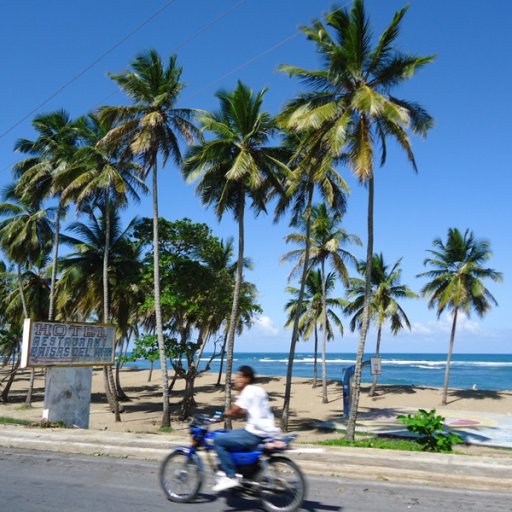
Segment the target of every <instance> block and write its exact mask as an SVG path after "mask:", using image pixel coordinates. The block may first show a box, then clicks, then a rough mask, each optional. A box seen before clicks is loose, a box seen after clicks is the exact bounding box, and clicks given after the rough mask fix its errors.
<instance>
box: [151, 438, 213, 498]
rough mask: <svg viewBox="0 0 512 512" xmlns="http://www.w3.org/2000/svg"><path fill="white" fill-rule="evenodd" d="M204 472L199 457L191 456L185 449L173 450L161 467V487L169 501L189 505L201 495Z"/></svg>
mask: <svg viewBox="0 0 512 512" xmlns="http://www.w3.org/2000/svg"><path fill="white" fill-rule="evenodd" d="M203 479H204V472H203V469H202V465H201V462H200V461H199V458H198V456H197V455H195V454H194V455H190V454H189V453H188V451H187V449H185V448H176V449H175V450H173V451H172V452H171V453H170V454H169V455H167V457H165V459H164V460H163V461H162V464H161V465H160V485H161V487H162V489H163V491H164V493H165V494H166V496H167V499H169V500H171V501H174V502H176V503H188V502H190V501H192V500H193V499H194V498H195V497H196V496H197V495H198V493H199V490H200V489H201V485H202V484H203Z"/></svg>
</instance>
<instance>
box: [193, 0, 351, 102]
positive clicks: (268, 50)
mask: <svg viewBox="0 0 512 512" xmlns="http://www.w3.org/2000/svg"><path fill="white" fill-rule="evenodd" d="M353 1H354V0H348V1H347V2H345V3H344V4H342V5H340V6H339V7H337V8H336V9H334V10H333V11H331V12H336V11H339V10H341V9H344V8H345V7H347V6H348V5H349V4H351V3H353ZM298 35H300V31H299V30H297V31H296V32H295V33H293V34H291V35H289V36H288V37H285V38H284V39H282V40H281V41H279V42H278V43H276V44H275V45H273V46H271V47H270V48H267V49H266V50H263V51H262V52H261V53H259V54H258V55H255V56H254V57H251V58H250V59H249V60H247V61H246V62H244V63H242V64H239V65H238V66H236V67H234V68H233V69H232V70H231V71H228V72H227V73H225V74H224V75H222V76H221V77H220V78H216V79H215V80H213V81H212V82H210V83H209V84H207V85H205V86H204V87H201V89H196V90H195V91H194V92H193V93H192V94H191V95H189V97H190V98H193V97H194V96H197V95H198V94H199V93H201V92H203V91H204V90H206V89H208V88H210V87H211V86H212V85H215V84H216V83H218V82H221V81H222V80H224V79H225V78H227V77H228V76H231V75H232V74H234V73H236V72H237V71H239V70H240V69H243V68H245V67H247V66H249V65H250V64H252V63H253V62H255V61H257V60H259V59H261V58H262V57H264V56H265V55H267V54H269V53H271V52H273V51H274V50H277V48H279V47H281V46H283V45H285V44H286V43H288V42H289V41H291V40H292V39H295V38H296V37H297V36H298Z"/></svg>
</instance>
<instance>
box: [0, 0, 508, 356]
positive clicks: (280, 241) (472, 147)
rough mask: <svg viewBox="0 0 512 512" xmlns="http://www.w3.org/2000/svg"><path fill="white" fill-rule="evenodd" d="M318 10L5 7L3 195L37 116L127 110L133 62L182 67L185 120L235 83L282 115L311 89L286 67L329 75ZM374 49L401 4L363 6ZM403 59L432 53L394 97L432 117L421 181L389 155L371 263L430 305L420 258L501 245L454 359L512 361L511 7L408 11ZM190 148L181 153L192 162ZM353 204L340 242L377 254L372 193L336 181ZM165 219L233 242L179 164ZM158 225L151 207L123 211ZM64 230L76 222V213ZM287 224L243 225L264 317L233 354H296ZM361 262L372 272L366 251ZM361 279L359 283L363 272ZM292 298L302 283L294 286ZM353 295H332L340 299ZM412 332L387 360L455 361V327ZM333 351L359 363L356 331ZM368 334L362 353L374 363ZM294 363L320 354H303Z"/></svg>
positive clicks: (420, 306) (226, 224) (416, 322)
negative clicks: (464, 237)
mask: <svg viewBox="0 0 512 512" xmlns="http://www.w3.org/2000/svg"><path fill="white" fill-rule="evenodd" d="M351 4H352V2H350V1H345V2H343V1H340V2H338V3H336V4H333V3H332V2H331V1H323V0H216V1H214V2H213V1H211V0H174V1H172V0H171V1H169V0H165V1H164V0H148V1H145V2H140V1H136V0H109V1H108V2H105V1H104V0H88V1H87V2H86V1H82V2H69V1H64V0H46V1H45V2H40V1H38V0H18V1H16V2H1V4H0V16H1V19H2V20H3V28H2V31H1V34H0V39H1V44H0V62H1V63H2V80H1V82H0V105H1V106H0V187H4V186H5V185H7V184H8V183H10V181H11V179H12V178H11V168H12V165H13V164H14V163H15V162H16V161H17V160H18V159H19V158H20V155H18V154H15V153H14V152H13V146H14V143H15V141H16V140H17V139H18V138H20V137H24V138H32V137H33V135H34V132H33V130H32V128H31V120H32V119H33V117H34V115H36V114H39V113H47V112H51V111H54V110H57V109H65V110H67V111H68V112H69V113H70V114H71V115H72V116H73V117H77V116H80V115H82V114H85V113H87V112H90V111H92V110H94V109H96V108H97V107H99V106H100V105H106V104H110V105H122V104H128V98H126V97H125V96H124V95H123V94H122V93H121V92H120V91H119V89H118V87H117V86H116V84H115V82H113V81H112V80H111V79H110V78H109V77H108V76H107V73H108V72H116V73H118V72H120V71H122V70H125V69H128V67H129V64H130V62H131V61H132V60H133V59H134V57H135V56H136V55H138V54H140V53H142V52H144V51H146V50H148V49H150V48H154V49H156V50H157V51H158V52H159V53H160V55H161V56H162V57H163V58H165V59H167V57H168V56H169V55H171V54H173V53H176V54H177V57H178V64H179V65H181V66H182V67H183V80H184V82H185V83H186V87H185V89H184V91H183V93H182V96H181V98H180V101H179V103H178V106H180V107H186V108H199V109H207V110H214V109H216V108H217V106H218V102H217V99H216V97H215V92H216V91H218V90H219V89H221V88H224V89H228V90H229V89H232V88H234V87H235V85H236V82H237V80H241V81H243V82H244V83H245V84H247V85H249V86H250V87H251V88H253V89H254V90H255V91H259V90H261V89H262V88H264V87H267V88H268V91H267V93H266V94H265V101H264V105H263V107H264V109H265V110H267V111H269V112H270V113H272V114H277V113H278V112H279V110H280V109H281V108H282V107H283V105H284V104H285V103H286V101H288V100H289V99H291V98H293V97H294V96H295V95H296V94H297V93H299V92H300V91H302V90H303V89H302V86H301V84H300V83H299V82H298V81H297V80H294V79H291V78H289V77H288V76H287V75H284V74H282V73H280V72H278V70H277V68H278V66H279V65H280V64H293V65H298V66H301V67H305V68H308V69H318V68H319V67H320V66H321V63H320V61H319V58H318V55H317V54H316V52H315V48H314V46H313V44H312V43H311V42H309V41H307V40H306V38H305V37H304V35H303V34H302V33H301V31H300V30H299V27H300V26H302V25H307V24H309V23H310V22H311V21H312V20H313V19H315V18H321V17H322V15H323V14H325V13H326V12H328V11H329V10H330V9H331V8H332V7H333V6H338V7H339V6H346V7H350V6H351ZM365 5H366V9H367V11H368V14H369V16H370V19H371V24H372V28H373V32H374V35H376V36H378V35H379V34H380V33H381V32H382V30H383V29H384V28H385V27H386V26H387V24H388V23H389V22H390V21H391V19H392V17H393V14H394V12H395V11H397V10H398V9H400V8H401V7H403V6H404V5H405V1H403V0H386V1H383V0H366V2H365ZM409 5H410V8H409V11H408V13H407V15H406V17H405V20H404V22H403V25H402V31H401V35H400V37H399V39H398V48H399V49H401V50H403V51H405V52H408V53H414V54H419V55H431V54H435V55H436V59H435V62H434V63H433V64H431V65H429V66H426V67H425V68H423V69H422V70H421V71H419V72H418V73H417V75H416V76H415V77H414V78H413V79H412V80H410V81H409V82H407V83H406V84H405V85H404V86H402V87H401V88H399V89H398V90H396V91H394V94H395V95H396V96H399V97H403V98H406V99H408V100H415V101H417V102H419V103H421V104H422V105H423V106H424V107H425V108H426V109H427V110H428V111H429V113H430V114H431V115H432V116H433V117H434V119H435V126H434V128H433V129H432V130H431V131H430V133H429V134H428V137H427V138H426V139H424V140H422V139H420V138H413V140H412V143H413V150H414V153H415V156H416V161H417V164H418V168H419V172H418V173H417V174H416V173H415V172H414V171H413V169H412V168H411V166H410V164H409V163H408V161H407V159H406V158H405V156H404V155H403V154H402V153H400V151H398V150H397V148H395V147H393V146H391V147H390V152H389V154H388V160H387V162H386V165H385V166H384V167H383V168H378V169H377V171H376V176H375V183H376V189H375V251H376V252H382V253H383V254H384V258H385V260H386V261H387V262H388V263H391V264H393V263H394V262H395V261H397V260H398V259H399V258H403V259H402V269H403V273H402V282H403V283H405V284H407V285H408V286H409V287H410V288H412V289H413V290H415V291H419V290H420V289H421V287H422V286H423V285H424V283H425V281H424V280H422V279H418V278H417V277H416V276H417V274H419V273H421V272H423V271H424V270H425V267H424V266H423V260H424V259H425V258H426V257H427V256H428V253H427V252H426V251H427V249H429V248H431V247H432V241H433V240H434V239H435V238H438V237H440V238H442V239H445V238H446V234H447V231H448V229H449V228H451V227H456V228H458V229H460V230H462V231H464V230H465V229H467V228H469V229H470V230H472V231H473V232H474V233H475V236H476V237H477V238H481V239H487V240H489V241H490V242H491V247H492V250H493V258H492V259H491V260H490V262H489V266H490V267H492V268H494V269H496V270H498V271H501V272H503V274H504V281H503V283H501V284H496V283H493V282H490V283H488V287H489V289H490V291H491V292H492V293H493V295H494V296H495V298H496V300H497V301H498V303H499V307H496V308H493V309H492V310H491V311H490V312H489V313H488V314H487V315H486V316H485V317H484V318H479V317H475V316H471V318H462V319H460V321H459V324H458V330H457V337H456V341H455V352H459V353H463V352H472V353H481V352H483V353H510V346H511V345H510V342H511V340H512V325H511V320H510V312H511V310H512V293H511V292H512V285H511V281H510V279H509V272H508V267H509V265H510V254H511V252H512V243H511V228H510V223H511V220H512V206H511V205H512V202H511V201H510V199H509V193H510V188H511V187H510V186H511V185H512V178H511V174H510V171H509V170H508V169H509V167H510V148H511V142H512V137H511V128H510V118H511V114H512V102H510V100H509V97H510V82H511V71H510V66H509V65H508V62H509V60H510V52H511V50H512V42H511V40H510V37H509V31H510V20H511V19H512V3H511V2H510V1H509V0H492V1H491V2H481V1H478V0H450V1H449V2H447V1H446V0H410V1H409ZM183 150H185V148H183ZM339 170H340V172H341V173H342V175H343V176H344V178H345V179H346V180H347V182H348V184H349V186H350V188H351V194H350V197H349V199H348V209H347V213H346V215H345V217H344V220H343V224H344V227H345V229H346V230H347V231H348V232H350V233H353V234H357V235H359V236H360V237H361V239H363V241H365V240H366V207H367V191H366V189H364V188H363V187H361V186H360V185H359V184H358V183H357V182H356V181H355V180H354V179H353V177H352V176H351V174H350V171H349V170H348V169H346V168H341V167H340V169H339ZM159 189H160V214H161V216H164V217H166V218H168V219H170V220H174V219H179V218H183V217H188V218H190V219H192V220H193V221H195V222H206V223H207V224H208V225H209V226H210V227H211V228H212V230H213V233H214V234H215V235H217V236H219V237H223V238H227V237H229V236H233V237H235V239H236V235H237V226H236V225H235V224H234V222H233V221H232V219H231V217H230V215H229V214H227V215H226V216H225V217H224V218H223V219H222V221H221V222H218V221H217V219H216V217H215V216H214V214H213V212H212V211H209V210H206V209H205V208H204V207H203V206H202V205H201V203H200V200H199V198H198V197H197V195H196V194H195V188H194V184H187V183H185V182H184V180H183V178H182V176H181V173H180V171H179V169H176V168H175V167H173V166H172V165H171V164H169V165H168V166H167V167H166V168H164V169H162V170H161V173H160V181H159ZM123 215H124V218H125V219H126V221H128V219H130V218H131V217H133V216H135V215H138V216H141V217H143V216H147V217H150V216H151V199H150V197H146V198H143V200H142V201H141V202H140V204H138V205H133V206H131V207H130V208H129V209H128V210H127V211H126V212H124V213H123ZM68 220H69V221H73V220H76V219H75V218H74V216H73V215H71V216H70V217H69V219H68ZM290 229H291V228H290V227H289V226H288V221H287V219H286V218H285V219H283V220H282V221H281V222H280V223H279V224H274V223H273V221H272V211H271V209H270V211H269V215H264V214H262V215H260V216H258V217H257V218H254V217H253V216H252V213H249V215H248V216H247V219H246V255H247V256H248V257H250V258H251V259H252V260H253V263H254V270H253V271H251V272H248V273H247V274H246V279H248V280H250V281H252V282H254V283H256V285H257V288H258V291H259V297H258V299H259V302H260V304H261V306H262V308H263V314H262V315H261V317H259V318H257V319H256V322H255V325H254V326H253V328H252V329H251V330H250V331H247V332H246V333H244V334H243V335H242V337H241V338H239V339H237V341H236V346H235V350H239V351H259V352H265V351H282V352H286V351H288V349H289V346H290V338H291V332H290V331H289V330H287V329H285V328H284V323H285V321H286V314H285V312H284V304H285V303H286V301H287V300H288V295H287V294H286V292H285V289H286V287H287V286H288V284H289V283H288V273H289V271H290V265H289V264H283V263H280V259H281V256H282V255H283V254H284V253H285V252H286V251H288V250H290V249H292V247H291V246H288V245H286V244H285V242H284V237H285V236H286V234H288V233H289V232H290ZM352 252H353V253H354V254H355V255H356V256H357V257H358V258H363V257H364V255H365V253H364V248H357V247H354V248H353V249H352ZM352 272H353V271H352ZM291 284H296V283H293V282H292V283H291ZM343 293H344V292H343V289H341V288H339V289H338V290H337V294H338V295H339V296H343ZM403 307H404V309H405V310H406V312H407V314H408V317H409V319H410V321H411V324H412V330H411V332H402V333H401V334H398V335H397V336H393V335H392V334H391V333H390V332H389V331H388V330H386V331H385V332H384V334H383V340H382V351H383V352H418V353H421V352H441V353H442V352H446V350H447V347H448V341H449V335H450V326H451V318H450V316H449V315H446V316H443V317H441V318H440V319H439V320H438V319H437V317H436V313H435V311H434V310H430V309H428V307H427V302H426V300H425V299H417V300H409V301H407V302H406V303H404V304H403ZM344 323H345V334H344V336H343V337H341V336H340V335H338V336H336V338H335V339H334V340H333V341H332V342H330V343H329V346H328V351H330V352H353V351H355V350H356V348H357V342H358V336H357V333H355V334H352V333H350V331H349V329H348V323H349V320H348V319H345V321H344ZM374 343H375V332H374V331H373V330H372V331H370V333H369V335H368V339H367V345H366V347H367V350H368V351H370V352H371V351H372V350H373V349H374ZM297 350H298V351H299V352H308V351H311V350H312V341H309V342H307V341H306V342H302V341H301V342H300V344H299V345H298V347H297Z"/></svg>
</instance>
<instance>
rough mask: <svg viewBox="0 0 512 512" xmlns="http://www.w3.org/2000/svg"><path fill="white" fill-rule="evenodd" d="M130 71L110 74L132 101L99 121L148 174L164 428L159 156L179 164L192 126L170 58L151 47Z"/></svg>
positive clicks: (107, 110)
mask: <svg viewBox="0 0 512 512" xmlns="http://www.w3.org/2000/svg"><path fill="white" fill-rule="evenodd" d="M131 67H132V69H131V70H129V71H124V72H122V73H120V74H114V73H111V74H110V77H111V78H112V79H113V80H114V81H116V82H117V83H118V85H119V86H120V88H121V89H122V91H123V92H124V93H125V94H127V95H128V96H129V97H130V98H131V99H132V101H133V104H132V105H130V106H128V107H124V106H120V107H103V108H102V109H101V110H100V119H101V120H102V121H104V122H107V123H111V124H112V125H113V126H114V125H115V128H113V129H112V130H111V131H110V132H109V133H108V134H107V135H106V136H105V137H104V139H103V144H105V145H106V146H107V147H109V146H114V147H118V148H122V150H123V151H124V153H125V154H127V155H133V156H134V157H136V158H138V159H139V160H140V162H141V164H142V168H143V174H144V176H145V177H147V176H148V175H149V174H151V175H152V195H153V259H154V265H153V268H154V296H155V318H156V333H157V338H158V346H159V350H160V365H161V369H162V400H163V416H162V426H164V427H168V426H169V425H170V424H171V415H170V406H169V378H168V370H167V358H166V353H165V342H164V335H163V325H162V309H161V304H160V265H159V260H160V258H159V253H158V238H159V237H158V159H159V157H160V159H161V164H162V167H165V165H166V164H167V162H168V160H169V159H172V160H173V161H174V162H175V163H176V164H177V165H178V164H180V162H181V151H180V147H179V139H180V138H182V139H184V140H185V141H187V142H189V143H190V142H192V141H193V139H194V136H195V135H196V129H195V127H194V125H193V124H192V122H191V117H192V115H193V113H194V112H193V111H192V110H189V109H182V108H177V107H176V103H177V101H178V97H179V94H180V92H181V91H182V89H183V87H184V85H183V83H182V82H181V72H182V68H181V67H180V66H178V65H177V64H176V56H171V57H170V58H169V61H168V63H167V66H164V64H163V62H162V60H161V58H160V56H159V55H158V53H157V52H156V51H155V50H150V51H149V52H148V53H146V54H143V55H139V56H138V57H136V58H135V60H134V61H133V62H132V63H131Z"/></svg>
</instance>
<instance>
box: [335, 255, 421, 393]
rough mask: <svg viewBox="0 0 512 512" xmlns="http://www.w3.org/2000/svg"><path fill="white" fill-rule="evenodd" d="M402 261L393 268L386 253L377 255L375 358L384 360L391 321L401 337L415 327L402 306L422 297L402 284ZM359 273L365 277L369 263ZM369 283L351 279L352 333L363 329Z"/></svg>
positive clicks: (373, 287) (374, 267) (373, 312)
mask: <svg viewBox="0 0 512 512" xmlns="http://www.w3.org/2000/svg"><path fill="white" fill-rule="evenodd" d="M401 261H402V258H400V259H399V260H398V261H397V262H396V263H395V264H394V265H393V266H392V267H391V268H389V265H386V264H385V263H384V257H383V255H382V253H380V254H374V256H373V262H372V281H371V302H370V319H371V321H374V322H375V324H376V325H377V341H376V345H375V356H376V357H379V356H380V345H381V339H382V328H383V327H384V325H385V323H386V322H387V321H389V322H390V327H391V332H392V333H393V334H395V335H396V334H398V332H400V331H401V330H402V329H403V328H404V326H405V327H407V328H408V329H410V328H411V324H410V322H409V319H408V318H407V315H406V313H405V311H404V310H403V309H402V306H400V304H399V303H398V300H401V299H406V298H408V299H412V298H416V297H417V296H418V295H417V294H416V293H414V292H413V291H412V290H411V289H410V288H408V287H407V285H405V284H401V283H400V278H401V275H402V269H401V268H400V263H401ZM358 271H359V273H360V274H361V275H362V276H363V277H364V274H365V271H366V262H364V261H363V262H361V263H359V265H358ZM365 289H366V283H365V280H364V279H360V278H357V277H353V278H350V279H349V287H348V289H347V297H348V299H349V301H350V302H349V304H348V305H347V307H346V309H345V311H346V312H347V314H349V315H352V319H351V320H350V330H351V331H352V332H354V331H355V330H356V328H357V329H361V325H362V318H363V310H364V293H365ZM377 379H378V375H374V376H373V384H372V387H371V389H370V393H369V394H370V396H374V394H375V388H376V386H377Z"/></svg>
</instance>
